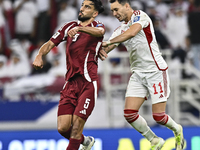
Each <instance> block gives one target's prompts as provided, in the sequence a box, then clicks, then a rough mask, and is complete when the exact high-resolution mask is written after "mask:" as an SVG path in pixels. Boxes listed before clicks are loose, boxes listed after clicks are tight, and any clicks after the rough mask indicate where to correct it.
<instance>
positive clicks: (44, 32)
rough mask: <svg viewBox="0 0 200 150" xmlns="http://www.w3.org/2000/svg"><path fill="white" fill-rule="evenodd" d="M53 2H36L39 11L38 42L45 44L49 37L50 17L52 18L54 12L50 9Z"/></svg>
mask: <svg viewBox="0 0 200 150" xmlns="http://www.w3.org/2000/svg"><path fill="white" fill-rule="evenodd" d="M53 2H54V0H36V3H37V8H38V11H39V15H38V41H42V42H46V41H48V40H49V38H50V37H51V16H52V17H53V15H52V14H53V13H52V12H53V11H54V10H53V9H52V7H53ZM54 15H56V14H54ZM55 22H56V21H55ZM38 41H37V42H38Z"/></svg>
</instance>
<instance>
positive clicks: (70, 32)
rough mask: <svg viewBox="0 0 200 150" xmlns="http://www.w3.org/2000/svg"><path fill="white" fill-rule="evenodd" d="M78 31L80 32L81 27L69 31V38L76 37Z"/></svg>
mask: <svg viewBox="0 0 200 150" xmlns="http://www.w3.org/2000/svg"><path fill="white" fill-rule="evenodd" d="M78 31H79V27H74V28H72V29H71V30H69V31H68V33H67V34H68V36H69V37H73V36H74V35H76V34H77V32H78Z"/></svg>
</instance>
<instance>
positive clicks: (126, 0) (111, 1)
mask: <svg viewBox="0 0 200 150" xmlns="http://www.w3.org/2000/svg"><path fill="white" fill-rule="evenodd" d="M114 2H118V3H120V4H122V5H124V4H126V3H129V4H131V3H130V0H110V3H114Z"/></svg>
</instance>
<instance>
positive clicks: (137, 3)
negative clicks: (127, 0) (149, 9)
mask: <svg viewBox="0 0 200 150" xmlns="http://www.w3.org/2000/svg"><path fill="white" fill-rule="evenodd" d="M131 7H132V8H133V10H144V7H143V3H142V2H140V1H136V0H132V1H131Z"/></svg>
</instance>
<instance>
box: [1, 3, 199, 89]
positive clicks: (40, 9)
mask: <svg viewBox="0 0 200 150" xmlns="http://www.w3.org/2000/svg"><path fill="white" fill-rule="evenodd" d="M102 2H103V5H104V7H105V8H106V9H105V12H104V13H103V14H101V15H99V16H98V17H97V20H100V21H102V22H103V23H104V24H105V27H106V34H105V39H104V40H107V38H108V37H110V35H111V33H112V32H113V31H114V30H115V29H116V28H117V27H118V26H119V25H120V23H118V22H117V20H116V19H115V18H113V16H112V13H111V11H110V10H109V5H110V4H109V2H108V0H102ZM81 3H82V0H0V58H1V60H0V61H1V62H2V63H3V67H1V68H0V69H1V70H2V69H3V70H4V71H0V77H1V78H0V82H1V83H3V84H0V88H2V87H3V86H4V83H6V82H11V81H12V82H13V81H14V80H18V79H19V78H21V77H27V76H31V75H34V74H35V73H36V71H35V70H33V66H32V62H33V58H34V57H35V54H36V51H37V50H38V48H39V47H40V46H41V45H42V44H44V43H45V42H47V41H48V40H49V39H50V35H52V34H53V33H55V31H57V30H58V28H59V27H60V26H61V24H63V23H64V22H68V21H69V20H75V19H76V18H77V16H78V8H79V7H80V6H81ZM131 6H132V8H133V9H134V10H137V9H140V10H143V11H145V12H147V14H148V15H149V16H150V17H151V19H152V20H153V23H154V27H155V34H156V37H157V41H158V44H159V46H160V48H161V49H162V50H163V51H164V49H168V48H169V49H171V53H172V64H173V65H172V67H176V65H175V64H177V65H178V64H184V63H187V62H191V63H192V64H193V65H194V66H195V67H196V68H197V69H198V70H200V33H199V32H200V30H199V26H200V2H199V0H148V1H146V0H131ZM111 20H112V21H111ZM64 45H65V44H62V45H59V46H58V47H57V48H55V49H54V50H53V51H52V52H51V54H50V55H49V56H48V57H46V61H47V64H48V66H47V68H46V70H44V72H42V73H47V74H48V72H51V74H54V73H52V71H50V70H51V68H52V66H54V67H55V64H53V62H54V60H55V59H54V56H56V58H57V60H59V62H58V64H59V65H58V66H59V67H63V68H64V65H65V59H64V57H63V56H64V55H63V54H64V53H65V49H64V48H63V47H64ZM17 47H18V48H17ZM19 47H21V48H19ZM16 49H20V50H19V51H18V50H16ZM118 50H119V51H121V50H125V48H124V47H123V46H122V48H121V49H120V48H118ZM20 51H21V52H20ZM18 53H20V54H18ZM22 53H23V54H22ZM14 59H15V60H17V62H20V63H18V67H19V68H20V69H19V70H18V69H16V68H15V66H14V65H16V64H15V63H13V60H14ZM15 62H16V61H15ZM27 62H28V63H27ZM25 64H26V68H27V69H24V65H25ZM169 67H170V64H169ZM9 68H15V69H16V70H18V71H12V75H11V72H10V71H8V70H10V69H9ZM11 70H12V69H11ZM54 70H55V68H54ZM61 70H62V69H61ZM59 74H60V73H59ZM63 76H64V74H63ZM8 77H9V78H10V79H8ZM181 77H182V78H189V77H191V76H190V75H188V74H187V72H186V71H185V70H184V69H183V70H182V72H181Z"/></svg>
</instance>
